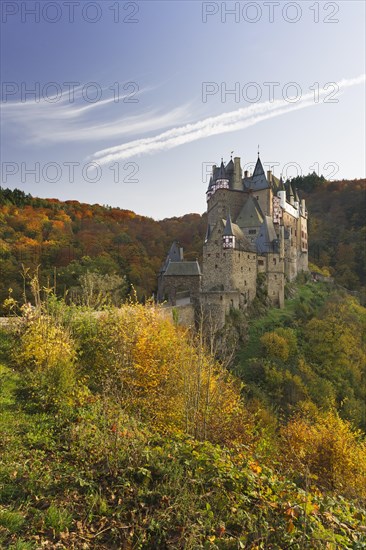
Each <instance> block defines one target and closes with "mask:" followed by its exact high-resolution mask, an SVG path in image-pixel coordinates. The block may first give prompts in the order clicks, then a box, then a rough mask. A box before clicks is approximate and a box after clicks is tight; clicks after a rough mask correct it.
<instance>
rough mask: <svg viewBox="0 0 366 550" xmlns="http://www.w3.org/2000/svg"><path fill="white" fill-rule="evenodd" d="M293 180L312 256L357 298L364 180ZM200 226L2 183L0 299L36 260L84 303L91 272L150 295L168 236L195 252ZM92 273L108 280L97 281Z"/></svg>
mask: <svg viewBox="0 0 366 550" xmlns="http://www.w3.org/2000/svg"><path fill="white" fill-rule="evenodd" d="M293 183H294V184H295V186H296V187H297V188H298V190H299V193H300V195H301V196H302V197H304V198H305V199H306V203H307V208H308V210H309V212H310V216H309V243H310V244H309V260H310V262H312V263H313V264H316V265H317V266H318V267H319V268H325V269H326V273H329V274H330V275H332V276H333V277H334V278H335V281H336V283H338V284H339V285H341V286H344V287H346V288H347V289H349V290H352V291H355V292H358V293H360V296H361V299H362V300H363V299H364V298H363V296H364V293H365V285H366V283H365V281H366V252H365V239H366V226H365V217H364V212H365V210H366V201H365V196H366V194H365V188H366V182H365V180H354V181H338V182H335V181H332V182H328V181H326V180H324V178H323V177H319V176H317V175H316V174H309V175H308V176H305V177H299V178H296V179H295V180H293ZM205 233H206V215H205V214H203V215H202V216H201V215H199V214H187V215H186V216H183V217H181V218H169V219H164V220H161V221H155V220H153V219H152V218H146V217H143V216H139V215H137V214H135V213H133V212H131V211H129V210H123V209H119V208H111V207H108V206H100V205H96V204H95V205H88V204H81V203H79V202H77V201H66V202H60V201H58V200H56V199H39V198H33V197H31V196H30V195H26V194H25V193H24V192H22V191H20V190H17V189H15V190H13V191H11V190H9V189H1V188H0V273H1V278H0V303H3V301H4V300H5V298H7V297H8V294H9V288H11V289H12V295H13V297H15V299H16V300H21V299H22V298H23V297H24V278H25V277H26V276H27V273H26V272H27V270H28V271H30V272H34V270H35V269H36V268H37V267H38V266H39V276H40V279H41V282H42V284H44V285H47V284H51V283H52V286H54V287H55V288H56V293H57V295H58V296H60V297H65V293H66V292H68V293H69V295H70V297H72V299H73V301H75V300H79V302H80V303H82V302H83V298H82V294H83V280H84V286H85V276H86V275H87V273H88V274H91V273H93V274H94V275H93V278H94V282H95V285H96V286H98V283H100V284H102V285H103V284H104V285H107V288H108V289H109V290H112V289H113V290H114V294H115V299H116V300H117V301H118V300H120V301H121V300H123V299H124V298H125V296H126V295H127V294H129V292H130V290H131V287H132V286H133V288H134V290H135V291H136V292H137V295H138V298H139V299H140V300H144V299H148V298H150V297H151V296H152V294H153V293H155V292H156V286H157V273H158V271H159V269H160V266H161V264H162V262H163V260H164V259H165V257H166V255H167V253H168V250H169V248H170V245H171V243H172V242H173V241H174V240H176V241H179V242H180V244H181V246H183V248H184V250H185V258H186V259H188V260H189V259H191V260H195V259H196V258H198V259H200V258H201V256H202V243H203V241H204V236H205ZM98 275H99V276H100V275H103V276H105V275H108V276H110V277H111V279H104V281H103V282H102V281H101V279H100V277H99V278H98ZM117 277H119V278H120V279H118V278H117ZM101 290H102V291H103V289H101ZM3 313H6V312H4V311H3Z"/></svg>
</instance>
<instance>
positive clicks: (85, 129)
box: [0, 86, 191, 143]
mask: <svg viewBox="0 0 366 550" xmlns="http://www.w3.org/2000/svg"><path fill="white" fill-rule="evenodd" d="M148 89H149V90H150V89H152V88H144V89H143V90H139V91H138V93H136V98H138V99H140V97H141V95H142V94H143V93H145V92H146V91H147V90H148ZM105 92H106V89H103V94H105ZM107 93H108V92H107ZM110 93H111V92H109V94H110ZM102 97H103V96H102ZM124 99H131V90H128V93H125V94H124V95H120V96H119V97H118V102H115V100H114V97H107V98H105V99H101V100H99V101H96V102H94V103H87V104H85V103H86V101H85V98H84V97H83V88H82V87H81V86H79V87H76V88H75V90H74V95H70V93H69V91H68V90H66V91H65V90H64V91H63V93H62V94H61V95H60V97H59V98H57V101H55V102H50V101H49V100H47V98H37V100H34V99H27V101H8V102H3V103H1V104H0V107H1V114H2V118H3V129H4V130H5V129H8V128H10V125H11V128H12V131H14V130H15V131H16V132H17V135H18V136H20V139H22V140H25V141H27V142H31V143H62V142H80V141H98V140H104V139H113V138H118V137H122V136H131V135H134V134H141V133H146V132H151V131H156V130H161V129H162V128H168V127H170V126H172V125H174V124H180V123H183V122H184V121H186V120H187V119H188V115H189V113H190V112H191V108H190V105H183V106H179V107H177V108H175V109H172V110H171V111H168V112H164V113H161V112H159V111H158V110H145V111H144V112H141V108H140V105H139V104H138V103H136V104H131V103H127V102H126V103H124V101H123V100H124ZM131 105H132V106H134V105H136V110H139V111H140V112H139V114H135V115H130V116H127V117H126V115H125V113H126V111H127V109H130V106H131ZM108 106H109V107H110V108H109V109H108ZM103 107H107V110H104V111H103V109H101V112H100V113H98V112H97V109H98V108H103ZM116 113H117V116H116Z"/></svg>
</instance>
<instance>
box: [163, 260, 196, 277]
mask: <svg viewBox="0 0 366 550" xmlns="http://www.w3.org/2000/svg"><path fill="white" fill-rule="evenodd" d="M192 275H201V269H200V266H199V263H198V262H197V260H196V261H195V262H169V265H168V267H167V270H166V272H165V273H164V276H165V277H170V276H179V277H182V276H183V277H187V276H192Z"/></svg>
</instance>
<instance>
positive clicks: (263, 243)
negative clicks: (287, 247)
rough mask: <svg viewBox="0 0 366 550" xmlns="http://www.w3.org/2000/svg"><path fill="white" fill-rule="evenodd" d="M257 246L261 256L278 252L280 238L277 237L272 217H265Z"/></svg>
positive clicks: (256, 242)
mask: <svg viewBox="0 0 366 550" xmlns="http://www.w3.org/2000/svg"><path fill="white" fill-rule="evenodd" d="M255 244H256V247H257V251H258V253H259V254H264V253H266V252H277V248H278V237H277V235H276V231H275V228H274V225H273V220H272V218H271V216H265V217H264V220H263V223H262V225H261V227H260V230H259V235H258V237H257V239H256V241H255Z"/></svg>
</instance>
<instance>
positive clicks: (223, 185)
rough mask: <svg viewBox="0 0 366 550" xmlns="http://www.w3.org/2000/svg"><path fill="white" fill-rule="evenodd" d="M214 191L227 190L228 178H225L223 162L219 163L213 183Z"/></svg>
mask: <svg viewBox="0 0 366 550" xmlns="http://www.w3.org/2000/svg"><path fill="white" fill-rule="evenodd" d="M215 187H216V189H228V188H229V178H228V177H227V174H226V170H225V166H224V162H223V161H221V164H220V168H219V173H218V176H217V179H216V182H215Z"/></svg>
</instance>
